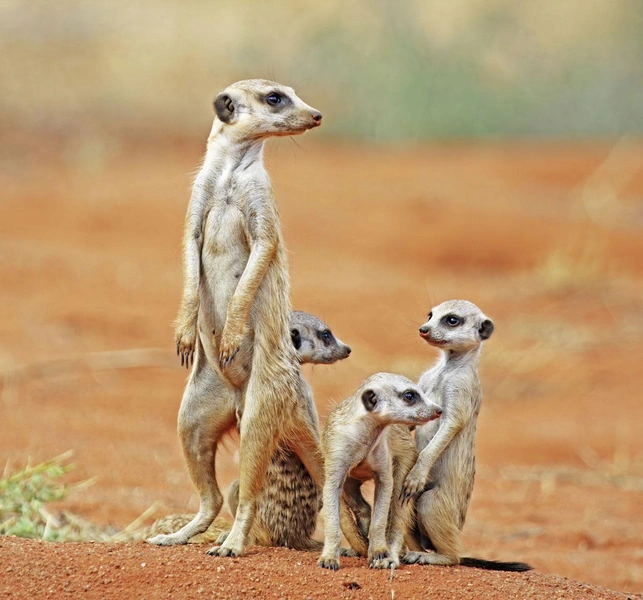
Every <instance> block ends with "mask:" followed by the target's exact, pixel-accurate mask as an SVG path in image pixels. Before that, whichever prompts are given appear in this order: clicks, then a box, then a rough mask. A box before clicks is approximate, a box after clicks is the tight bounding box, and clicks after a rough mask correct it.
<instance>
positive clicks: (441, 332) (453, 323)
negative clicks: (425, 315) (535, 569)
mask: <svg viewBox="0 0 643 600" xmlns="http://www.w3.org/2000/svg"><path fill="white" fill-rule="evenodd" d="M493 329H494V326H493V322H492V321H491V319H488V318H487V317H486V316H485V315H484V314H483V313H482V311H481V310H480V309H479V308H478V307H477V306H476V305H475V304H472V303H471V302H468V301H466V300H449V301H447V302H443V303H442V304H440V305H438V306H436V307H435V308H434V309H433V310H432V311H431V312H430V313H429V319H428V321H427V322H426V323H425V324H424V325H422V326H421V327H420V336H421V337H422V338H423V339H425V340H426V341H427V342H428V343H429V344H431V345H432V346H435V347H437V348H440V350H441V351H442V355H441V357H440V359H439V360H438V362H437V364H436V365H435V366H434V367H433V368H432V369H430V370H428V371H427V372H426V373H424V375H422V377H421V378H420V381H419V383H418V386H419V388H420V389H421V390H422V392H423V393H424V394H425V395H426V397H427V398H429V400H431V401H433V402H435V403H436V404H438V405H439V406H441V407H442V411H443V412H442V416H441V418H440V420H439V422H436V423H428V424H426V425H423V426H422V427H419V428H418V429H417V430H416V434H415V440H416V444H417V449H418V450H419V452H420V454H419V456H418V459H417V462H416V464H415V466H414V467H413V468H412V469H411V472H410V473H409V474H408V476H407V477H406V481H405V482H404V489H403V495H404V499H405V500H407V501H410V500H411V499H412V498H414V497H417V496H419V497H418V498H417V500H416V503H415V510H416V519H417V528H416V530H415V531H414V534H415V538H416V541H417V542H418V544H419V545H420V546H421V547H423V548H425V549H426V550H433V552H416V551H412V552H408V553H407V554H406V555H405V556H404V557H403V559H402V560H403V562H405V563H419V564H431V565H457V564H461V565H464V566H472V567H480V568H485V569H495V570H507V571H525V570H528V569H531V567H530V566H529V565H527V564H525V563H518V562H511V563H507V562H498V561H485V560H481V559H475V558H466V557H461V553H460V532H461V531H462V527H463V526H464V521H465V518H466V515H467V509H468V507H469V501H470V500H471V493H472V492H473V482H474V477H475V437H476V423H477V418H478V413H479V411H480V405H481V403H482V389H481V387H480V378H479V376H478V364H479V362H480V354H481V351H482V344H483V342H484V341H486V340H488V339H489V337H490V336H491V334H492V333H493Z"/></svg>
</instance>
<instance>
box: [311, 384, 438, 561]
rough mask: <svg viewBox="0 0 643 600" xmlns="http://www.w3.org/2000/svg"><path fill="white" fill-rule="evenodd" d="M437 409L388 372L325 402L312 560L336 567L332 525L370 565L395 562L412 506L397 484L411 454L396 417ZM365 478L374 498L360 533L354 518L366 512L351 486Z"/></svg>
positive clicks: (412, 419) (404, 421) (406, 421)
mask: <svg viewBox="0 0 643 600" xmlns="http://www.w3.org/2000/svg"><path fill="white" fill-rule="evenodd" d="M439 415H440V409H439V407H438V406H436V405H433V404H431V403H428V402H427V401H426V400H425V398H424V397H423V396H422V393H421V392H420V391H419V389H418V388H417V386H415V384H414V383H413V382H412V381H410V380H409V379H407V378H406V377H402V376H401V375H395V374H392V373H378V374H376V375H373V376H371V377H369V378H368V379H367V380H366V381H365V382H364V383H363V384H362V385H361V386H360V388H359V389H358V390H357V392H356V393H355V394H354V395H353V396H351V397H350V398H348V399H346V400H344V401H343V402H341V403H340V404H338V405H337V406H336V407H335V408H334V409H333V410H332V412H331V413H330V415H329V416H328V420H327V421H326V428H325V429H324V434H323V442H322V444H323V450H324V457H325V472H326V483H325V485H324V515H325V524H326V527H325V529H326V531H325V538H326V539H325V543H324V549H323V551H322V554H321V556H320V558H319V560H318V563H317V564H318V565H319V566H321V567H324V568H327V569H333V570H336V569H338V568H339V555H340V540H341V533H340V529H341V530H343V531H344V535H346V537H347V539H348V540H349V542H350V543H351V545H352V546H353V548H354V549H355V550H357V551H358V552H360V553H362V554H367V556H368V560H369V565H370V566H371V567H372V568H380V569H385V568H390V567H396V566H398V565H399V554H400V551H401V550H402V547H403V544H404V536H405V534H406V532H407V530H408V527H409V525H410V523H411V521H412V506H409V505H408V504H407V505H404V504H403V502H402V501H401V490H402V485H403V483H404V478H405V476H406V473H408V471H409V470H410V468H411V466H412V465H413V461H414V459H415V456H416V450H415V449H414V444H413V440H412V438H411V435H410V433H409V430H408V427H404V426H402V425H407V426H408V425H417V424H421V423H426V422H428V421H429V420H431V419H435V418H437V417H438V416H439ZM369 479H374V480H375V500H374V503H373V514H372V517H371V518H370V525H369V531H368V540H365V538H364V532H362V531H360V525H359V522H358V521H359V519H360V517H361V518H362V523H363V519H364V518H367V517H365V516H364V515H363V514H360V513H361V512H362V511H363V498H361V493H360V492H359V486H360V485H361V483H362V482H364V481H367V480H369ZM342 492H343V493H342ZM351 508H352V509H353V510H352V511H351ZM351 513H353V514H351ZM355 513H357V514H355ZM353 517H355V520H354V518H353Z"/></svg>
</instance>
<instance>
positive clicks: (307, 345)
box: [149, 310, 351, 551]
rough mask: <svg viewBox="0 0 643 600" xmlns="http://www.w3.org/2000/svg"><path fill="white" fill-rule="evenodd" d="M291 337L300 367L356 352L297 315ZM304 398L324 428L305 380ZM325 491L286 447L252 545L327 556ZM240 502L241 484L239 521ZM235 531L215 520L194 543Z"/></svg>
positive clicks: (160, 525) (235, 491)
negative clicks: (320, 536)
mask: <svg viewBox="0 0 643 600" xmlns="http://www.w3.org/2000/svg"><path fill="white" fill-rule="evenodd" d="M290 336H291V340H292V343H293V346H294V348H295V351H296V356H297V359H298V361H299V362H300V363H302V364H303V363H311V364H332V363H335V362H337V361H338V360H343V359H345V358H347V357H348V356H349V354H350V353H351V349H350V347H349V346H347V345H346V344H344V343H343V342H342V341H341V340H339V339H338V338H336V337H335V336H334V335H333V332H332V331H331V330H330V328H329V327H328V326H327V325H326V324H325V323H324V322H323V321H321V319H319V318H318V317H316V316H315V315H312V314H310V313H307V312H303V311H299V310H295V311H293V312H292V314H291V316H290ZM302 390H303V394H302V396H301V397H300V399H299V401H300V402H301V403H302V405H303V407H304V409H305V410H306V411H307V412H308V413H309V414H310V420H311V421H312V422H314V423H315V424H317V423H318V422H319V419H318V416H317V409H316V408H315V402H314V399H313V394H312V390H311V388H310V386H309V385H308V383H307V382H306V381H305V380H304V379H302ZM320 499H321V490H318V488H317V486H316V485H315V484H314V482H313V480H312V479H311V477H310V475H309V474H308V471H306V469H305V468H304V466H303V464H302V462H301V461H300V460H299V458H298V457H297V455H296V454H295V453H294V452H293V451H292V450H291V449H290V448H289V446H288V445H285V444H283V443H282V444H281V445H280V446H279V448H277V451H276V452H275V454H274V456H273V457H272V460H271V461H270V464H269V466H268V470H267V472H266V479H265V481H264V487H263V489H262V490H261V492H260V494H259V496H258V498H257V514H256V517H255V520H254V523H253V525H252V527H251V529H250V533H249V535H248V544H249V545H262V546H285V547H287V548H294V549H296V550H317V551H319V550H321V548H322V544H321V542H318V541H316V540H313V539H312V535H313V533H314V531H315V527H316V524H317V513H318V512H319V503H320ZM238 502H239V480H238V479H237V480H235V481H233V482H232V484H231V486H230V489H229V491H228V506H229V507H230V510H231V511H232V514H233V515H234V514H235V512H236V510H237V505H238ZM193 518H194V515H184V514H176V515H169V516H166V517H162V518H161V519H158V520H157V521H156V522H155V523H154V524H153V525H152V527H151V528H150V531H149V535H150V536H153V535H158V534H169V533H173V532H175V531H177V530H179V529H180V528H181V527H184V526H185V525H187V524H188V523H189V522H190V521H191V520H192V519H193ZM229 529H230V524H229V523H228V522H227V521H226V520H225V519H215V520H214V522H213V523H212V524H211V525H210V527H209V528H208V529H207V530H206V531H204V532H203V533H201V534H199V535H196V536H194V537H192V538H190V540H188V541H189V543H192V544H203V543H208V542H217V543H223V541H224V540H225V538H226V537H227V535H228V533H229Z"/></svg>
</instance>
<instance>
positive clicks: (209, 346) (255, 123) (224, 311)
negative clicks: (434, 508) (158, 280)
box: [148, 79, 324, 556]
mask: <svg viewBox="0 0 643 600" xmlns="http://www.w3.org/2000/svg"><path fill="white" fill-rule="evenodd" d="M214 108H215V112H216V118H215V119H214V123H213V126H212V130H211V132H210V136H209V137H208V143H207V151H206V155H205V159H204V161H203V165H202V167H201V169H200V171H199V173H198V175H197V177H196V179H195V182H194V186H193V190H192V196H191V198H190V203H189V205H188V210H187V215H186V220H185V233H184V240H183V255H184V261H183V268H184V288H183V298H182V302H181V308H180V310H179V314H178V317H177V319H176V323H175V331H176V342H177V352H178V353H179V354H180V356H181V360H182V362H184V363H186V364H190V362H192V363H193V368H192V372H191V374H190V378H189V380H188V383H187V386H186V389H185V392H184V394H183V400H182V402H181V408H180V410H179V420H178V430H179V437H180V440H181V444H182V447H183V452H184V455H185V458H186V461H187V464H188V470H189V473H190V477H191V479H192V481H193V483H194V485H195V486H196V488H197V490H198V493H199V496H200V508H199V512H198V514H197V515H196V516H195V518H194V519H193V520H192V521H191V522H190V523H188V524H187V525H186V526H185V527H183V528H182V529H181V530H179V531H178V532H176V533H174V534H172V535H158V536H156V537H154V538H151V539H150V540H148V541H149V542H150V543H154V544H159V545H171V544H184V543H186V542H187V541H188V539H190V538H191V537H193V536H194V535H197V534H199V533H201V532H203V531H205V530H206V529H207V528H208V526H209V525H210V523H212V521H213V520H214V518H215V517H216V516H217V514H218V513H219V511H220V509H221V505H222V504H223V496H222V495H221V491H220V489H219V486H218V484H217V481H216V473H215V469H214V458H215V454H216V449H217V443H218V441H219V440H220V438H221V437H222V436H223V434H224V433H225V432H226V431H228V430H229V429H230V428H232V427H234V426H235V424H236V413H237V412H239V411H242V412H243V418H242V420H241V426H240V436H241V441H240V465H239V468H240V481H239V506H238V509H237V513H236V518H235V521H234V524H233V526H232V530H231V532H230V535H229V536H228V537H227V539H226V540H225V542H224V543H223V545H222V546H220V547H217V548H212V549H211V551H210V553H211V554H214V555H217V556H239V555H241V554H243V551H244V547H245V542H246V537H247V535H248V532H249V530H250V527H251V526H252V522H253V520H254V516H255V512H256V498H257V496H258V494H259V492H260V490H261V488H262V486H263V481H264V477H265V473H266V469H267V467H268V464H269V462H270V459H271V457H272V455H273V453H274V451H275V449H276V448H277V445H278V444H279V442H280V440H282V439H287V440H288V441H289V443H290V445H291V448H292V450H293V451H294V452H295V453H296V454H297V456H298V457H299V458H300V459H301V461H302V463H303V464H304V466H305V468H306V470H307V471H308V472H309V474H310V475H311V477H312V478H313V480H314V481H315V482H316V484H317V485H318V486H320V487H321V486H323V476H324V475H323V464H322V458H321V455H320V452H319V435H318V432H317V429H316V426H315V423H313V422H311V419H310V415H309V414H307V413H306V411H305V409H304V408H303V407H302V405H301V403H299V402H298V398H299V397H300V396H301V394H302V390H301V377H300V376H299V370H298V368H297V361H296V357H295V350H294V348H293V346H292V342H291V339H290V331H289V327H288V321H289V318H290V281H289V274H288V262H287V256H286V250H285V247H284V243H283V240H282V235H281V226H280V222H279V213H278V210H277V204H276V202H275V199H274V196H273V192H272V187H271V184H270V178H269V177H268V173H267V172H266V169H265V167H264V164H263V147H264V143H265V140H266V139H267V138H269V137H273V136H286V135H297V134H300V133H304V132H305V131H307V130H308V129H312V128H313V127H317V126H318V125H320V124H321V119H322V116H321V114H320V113H319V112H318V111H317V110H315V109H314V108H311V107H310V106H308V105H307V104H305V103H304V102H303V101H302V100H301V99H299V98H298V97H297V95H296V94H295V92H294V90H293V89H292V88H289V87H286V86H283V85H280V84H278V83H274V82H272V81H266V80H263V79H251V80H246V81H239V82H237V83H234V84H232V85H231V86H229V87H228V88H226V89H225V90H224V91H223V92H221V93H220V94H219V95H218V96H217V97H216V99H215V101H214Z"/></svg>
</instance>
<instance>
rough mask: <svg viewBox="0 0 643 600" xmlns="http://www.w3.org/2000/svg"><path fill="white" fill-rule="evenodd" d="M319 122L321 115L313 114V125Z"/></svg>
mask: <svg viewBox="0 0 643 600" xmlns="http://www.w3.org/2000/svg"><path fill="white" fill-rule="evenodd" d="M321 120H322V114H321V113H320V112H314V113H313V121H315V123H321Z"/></svg>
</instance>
